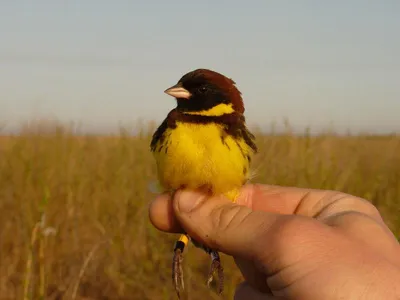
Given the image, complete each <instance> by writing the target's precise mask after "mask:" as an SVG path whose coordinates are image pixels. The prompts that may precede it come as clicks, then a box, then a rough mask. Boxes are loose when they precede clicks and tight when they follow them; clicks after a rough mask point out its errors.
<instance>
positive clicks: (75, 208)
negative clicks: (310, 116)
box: [0, 128, 400, 299]
mask: <svg viewBox="0 0 400 300" xmlns="http://www.w3.org/2000/svg"><path fill="white" fill-rule="evenodd" d="M53 129H54V130H45V131H43V130H29V128H27V129H26V130H25V132H24V133H23V134H21V135H18V136H14V137H6V138H2V139H0V157H1V159H0V213H1V215H0V241H1V248H0V295H1V299H23V297H24V286H25V297H26V299H40V298H45V299H175V294H174V292H173V289H172V286H171V278H170V266H171V250H172V246H173V241H174V239H175V238H176V236H174V235H167V234H163V233H160V232H158V231H157V230H156V229H154V228H153V227H152V226H151V225H150V223H149V221H148V215H147V207H148V203H149V201H151V199H152V195H151V194H150V192H149V191H148V190H147V185H148V183H149V182H151V181H153V180H154V179H155V166H154V162H153V158H152V157H151V154H150V153H149V146H148V145H149V141H150V136H149V134H148V130H145V129H143V130H142V131H141V132H139V133H138V135H137V136H136V137H128V135H126V134H124V133H123V132H122V133H121V134H120V135H118V136H113V137H97V136H80V137H78V136H74V135H72V134H70V133H68V132H67V131H66V130H64V129H62V128H53ZM258 144H259V147H260V154H259V155H258V156H257V158H256V161H255V165H257V169H258V177H257V178H256V179H255V181H258V182H265V183H271V184H279V185H296V186H302V187H314V188H323V189H338V190H342V191H344V192H348V193H352V194H355V195H358V196H361V197H365V198H367V199H368V200H370V201H372V202H373V203H374V204H375V205H376V206H377V207H378V208H379V209H380V211H381V212H382V214H383V215H384V217H385V220H386V221H387V222H388V224H389V226H390V227H391V229H392V230H393V231H394V232H395V234H396V235H398V234H399V229H400V219H399V216H400V212H399V205H398V201H399V200H400V137H395V136H392V137H377V136H376V137H375V136H357V137H338V136H335V135H332V134H331V135H321V136H318V137H310V136H307V135H305V136H303V137H295V136H292V135H291V134H289V133H288V134H286V135H281V136H277V135H275V136H273V135H271V136H262V135H260V136H259V138H258ZM43 216H45V219H44V220H42V218H43ZM41 220H42V221H44V222H41ZM51 228H54V229H55V230H56V234H55V235H52V234H51V233H52V232H51V230H50V229H51ZM33 233H36V238H35V239H33V241H32V237H33ZM49 233H50V234H49ZM223 260H224V263H225V266H226V288H227V289H226V291H225V294H224V298H226V299H232V295H233V292H234V286H235V285H236V284H237V283H238V282H240V281H241V276H240V274H239V273H238V272H237V270H236V269H235V268H234V265H233V263H232V260H231V259H230V258H229V257H227V256H224V257H223ZM208 263H209V261H208V257H207V256H206V255H205V254H203V252H201V250H198V249H195V248H191V249H190V251H189V252H188V253H187V259H186V260H185V265H186V276H187V277H186V284H187V287H188V289H189V291H190V294H191V299H219V298H218V297H217V296H216V295H215V294H214V293H213V292H210V291H208V290H207V288H206V286H205V279H206V273H207V270H208ZM27 266H28V267H27ZM29 266H30V270H31V271H30V273H29V272H27V270H29Z"/></svg>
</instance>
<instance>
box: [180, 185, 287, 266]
mask: <svg viewBox="0 0 400 300" xmlns="http://www.w3.org/2000/svg"><path fill="white" fill-rule="evenodd" d="M173 208H174V212H175V215H176V218H177V219H178V221H179V223H180V224H181V226H182V227H183V229H184V230H185V232H186V233H187V234H188V235H189V236H191V237H192V238H193V239H194V240H196V241H197V242H199V243H201V244H204V245H206V246H207V247H209V248H211V249H214V250H218V251H221V252H224V253H226V254H228V255H232V256H237V257H242V258H244V259H254V258H255V257H259V255H262V254H261V253H256V252H257V251H260V249H263V248H264V247H263V246H264V245H265V243H268V241H267V236H268V232H269V231H270V230H273V228H274V227H275V225H278V224H277V223H278V222H277V220H278V218H280V217H282V216H280V215H277V214H273V213H268V212H263V211H253V210H251V209H250V208H248V207H246V206H242V205H238V204H235V203H232V202H231V201H229V200H228V199H227V198H225V197H223V196H216V197H207V196H206V195H204V194H202V193H199V192H195V191H187V190H181V191H178V192H177V193H176V194H175V197H174V199H173ZM258 243H262V244H263V245H258Z"/></svg>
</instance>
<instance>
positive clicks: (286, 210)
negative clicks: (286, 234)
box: [237, 184, 384, 224]
mask: <svg viewBox="0 0 400 300" xmlns="http://www.w3.org/2000/svg"><path fill="white" fill-rule="evenodd" d="M237 203H238V204H240V205H245V206H247V207H250V208H251V209H253V210H261V211H268V212H273V213H277V214H295V215H302V216H306V217H312V218H317V219H319V218H326V217H329V216H332V215H335V214H338V213H342V212H346V211H356V212H360V213H363V214H366V215H368V216H370V217H372V218H374V219H375V220H377V221H379V222H381V223H383V224H384V222H383V219H382V217H381V215H380V213H379V211H378V210H377V208H376V207H375V206H374V205H372V204H371V203H370V202H369V201H367V200H365V199H362V198H359V197H355V196H352V195H349V194H345V193H341V192H337V191H331V190H316V189H304V188H297V187H281V186H274V185H265V184H254V185H253V186H252V189H251V190H249V192H248V193H247V194H246V195H245V197H240V198H239V199H238V201H237Z"/></svg>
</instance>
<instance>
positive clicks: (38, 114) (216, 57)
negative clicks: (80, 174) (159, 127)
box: [0, 0, 400, 133]
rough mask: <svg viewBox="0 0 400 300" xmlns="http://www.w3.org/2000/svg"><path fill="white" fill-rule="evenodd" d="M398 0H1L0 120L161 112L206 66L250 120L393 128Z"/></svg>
mask: <svg viewBox="0 0 400 300" xmlns="http://www.w3.org/2000/svg"><path fill="white" fill-rule="evenodd" d="M399 16H400V1H398V0H382V1H377V0H376V1H368V0H348V1H344V0H342V1H317V0H315V1H311V0H303V1H289V0H280V1H267V0H257V1H256V0H253V1H248V2H245V1H234V0H231V1H227V0H225V1H224V0H221V1H208V0H203V1H176V2H172V1H161V0H154V1H148V2H145V1H140V2H139V1H134V0H125V1H122V0H119V1H117V0H116V1H105V0H96V1H94V0H85V1H83V0H80V1H78V0H69V1H50V0H37V1H22V0H15V1H1V4H0V126H1V124H3V125H6V129H8V130H10V129H12V128H16V126H19V125H20V124H21V123H22V122H26V121H30V120H33V119H56V120H59V121H61V122H70V121H74V122H78V123H79V124H81V126H82V128H83V130H88V131H90V130H92V131H93V130H95V131H109V130H115V129H117V128H118V126H120V125H123V126H132V125H134V124H136V122H137V121H138V120H139V121H140V120H141V121H147V120H154V121H156V122H161V121H162V119H163V118H164V117H165V116H166V115H167V113H168V112H169V111H170V110H171V109H173V108H174V106H175V100H174V99H173V98H172V97H170V96H168V95H166V94H164V93H163V91H164V90H165V89H166V88H168V87H170V86H171V85H173V84H175V83H176V82H177V81H178V80H179V79H180V77H181V76H182V75H184V74H185V73H187V72H189V71H191V70H194V69H197V68H209V69H212V70H215V71H218V72H220V73H222V74H224V75H226V76H228V77H230V78H232V79H233V80H235V81H236V83H237V87H238V88H239V90H240V91H241V92H242V94H243V98H244V102H245V107H246V112H245V115H246V119H247V120H248V123H249V124H250V125H258V126H259V127H261V128H269V126H270V125H271V124H272V123H277V124H281V123H282V122H283V120H284V119H287V120H288V121H289V123H290V124H291V126H292V127H293V128H294V130H298V131H302V130H304V128H305V127H307V126H310V127H311V128H312V129H313V130H317V131H319V130H323V129H326V128H332V126H333V128H334V129H335V130H336V131H338V132H340V131H346V130H350V131H352V132H360V131H368V132H374V133H390V132H394V131H397V132H400V55H399V53H400V17H399Z"/></svg>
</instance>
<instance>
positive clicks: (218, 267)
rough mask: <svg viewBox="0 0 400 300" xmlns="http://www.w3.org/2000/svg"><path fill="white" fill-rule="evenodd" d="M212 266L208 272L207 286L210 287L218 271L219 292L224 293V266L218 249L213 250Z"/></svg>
mask: <svg viewBox="0 0 400 300" xmlns="http://www.w3.org/2000/svg"><path fill="white" fill-rule="evenodd" d="M211 259H212V262H211V266H210V271H209V272H208V279H207V286H208V287H210V284H211V282H212V281H213V278H214V273H215V272H216V271H217V274H218V289H217V292H218V294H222V292H223V290H224V268H223V267H222V264H221V259H220V257H219V254H218V252H217V251H212V252H211Z"/></svg>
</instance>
